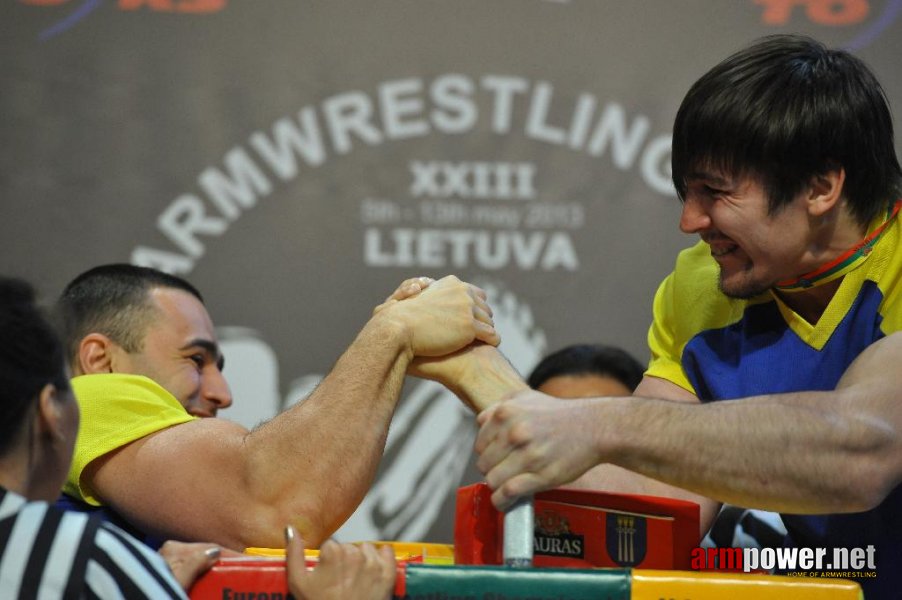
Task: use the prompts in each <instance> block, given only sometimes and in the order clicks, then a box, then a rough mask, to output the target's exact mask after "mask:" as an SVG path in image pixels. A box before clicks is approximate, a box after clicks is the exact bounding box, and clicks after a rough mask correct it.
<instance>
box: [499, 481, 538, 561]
mask: <svg viewBox="0 0 902 600" xmlns="http://www.w3.org/2000/svg"><path fill="white" fill-rule="evenodd" d="M534 535H535V509H534V507H533V504H532V496H526V497H523V498H520V499H519V500H517V502H515V503H514V505H513V506H511V507H510V508H509V509H508V510H507V512H506V513H504V547H503V556H504V564H505V565H506V566H508V567H515V568H524V567H531V566H532V552H533V536H534Z"/></svg>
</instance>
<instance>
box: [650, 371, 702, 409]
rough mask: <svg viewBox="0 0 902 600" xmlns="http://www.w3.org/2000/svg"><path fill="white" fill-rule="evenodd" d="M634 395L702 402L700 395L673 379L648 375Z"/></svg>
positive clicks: (676, 400)
mask: <svg viewBox="0 0 902 600" xmlns="http://www.w3.org/2000/svg"><path fill="white" fill-rule="evenodd" d="M633 396H639V397H642V398H659V399H661V400H672V401H674V402H694V403H699V402H701V401H700V400H699V399H698V396H696V395H695V394H693V393H692V392H690V391H689V390H687V389H685V388H683V387H680V386H678V385H677V384H675V383H673V382H672V381H668V380H666V379H662V378H660V377H653V376H651V375H646V376H645V377H643V378H642V381H640V382H639V385H638V386H637V387H636V391H634V392H633Z"/></svg>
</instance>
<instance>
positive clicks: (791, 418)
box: [596, 392, 897, 513]
mask: <svg viewBox="0 0 902 600" xmlns="http://www.w3.org/2000/svg"><path fill="white" fill-rule="evenodd" d="M835 396H836V393H835V392H829V393H828V392H805V393H799V394H783V395H776V396H762V397H757V398H748V399H744V400H736V401H723V402H717V403H711V404H707V405H691V404H682V403H675V402H666V401H660V400H651V399H644V398H629V399H625V401H624V400H615V399H609V400H605V401H602V403H601V404H600V406H599V408H600V411H599V413H598V414H597V415H596V418H597V421H596V422H598V423H600V424H603V425H601V430H602V431H604V432H607V433H606V434H603V435H604V436H606V437H607V441H606V440H604V439H601V440H600V448H602V452H603V453H605V454H606V455H608V456H609V457H610V460H609V461H608V462H611V463H614V464H617V465H619V466H622V467H624V468H626V469H629V470H631V471H635V472H638V473H641V474H643V475H646V476H648V477H651V478H653V479H656V480H659V481H662V482H665V483H668V484H671V485H674V486H677V487H680V488H684V489H687V490H690V491H693V492H696V493H699V494H701V495H704V496H708V497H711V498H715V499H717V500H720V501H724V502H731V503H734V504H739V505H743V506H751V507H756V508H764V509H770V510H778V511H787V512H799V513H824V512H847V511H848V512H851V511H856V510H864V509H866V508H870V505H873V503H874V502H875V499H878V500H879V498H880V496H881V492H880V491H879V490H875V482H877V481H883V480H885V477H884V476H882V475H881V474H878V473H876V472H875V471H877V470H880V469H882V468H883V467H884V466H885V461H884V460H882V457H884V456H885V455H886V454H887V453H888V451H889V447H890V446H891V445H893V444H894V443H897V442H896V441H894V440H893V436H892V435H889V436H888V435H887V431H886V430H885V429H884V428H883V427H881V426H880V424H879V423H876V422H873V421H869V420H868V419H866V418H858V417H856V416H854V415H852V414H850V413H849V412H848V411H845V410H841V409H840V408H839V407H836V402H835ZM831 397H832V399H833V400H834V401H833V403H832V404H831V402H830V400H831ZM830 406H833V407H834V408H832V409H831V408H828V407H830ZM611 440H613V442H611ZM693 440H698V441H699V443H693ZM702 440H704V443H701V441H702Z"/></svg>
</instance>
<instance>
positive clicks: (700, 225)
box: [680, 197, 711, 233]
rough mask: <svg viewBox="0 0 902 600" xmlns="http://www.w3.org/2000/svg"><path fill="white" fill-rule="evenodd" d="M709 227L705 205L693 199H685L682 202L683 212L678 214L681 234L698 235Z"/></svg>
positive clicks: (709, 217) (708, 216)
mask: <svg viewBox="0 0 902 600" xmlns="http://www.w3.org/2000/svg"><path fill="white" fill-rule="evenodd" d="M710 227H711V216H710V215H709V214H708V210H707V205H706V204H705V203H704V202H703V201H702V200H698V199H695V198H690V197H687V198H686V199H685V200H684V201H683V212H682V213H680V231H682V232H683V233H699V232H700V231H704V230H705V229H708V228H710Z"/></svg>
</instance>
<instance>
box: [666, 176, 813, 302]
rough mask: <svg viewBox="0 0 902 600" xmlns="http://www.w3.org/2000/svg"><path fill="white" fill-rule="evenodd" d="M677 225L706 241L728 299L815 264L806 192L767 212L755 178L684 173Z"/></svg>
mask: <svg viewBox="0 0 902 600" xmlns="http://www.w3.org/2000/svg"><path fill="white" fill-rule="evenodd" d="M680 229H681V230H682V231H683V232H684V233H697V234H699V236H700V237H701V238H702V240H703V241H704V242H705V243H707V244H708V245H709V246H710V248H711V256H712V257H714V260H715V261H717V264H718V265H719V266H720V289H721V291H722V292H723V293H724V294H726V295H727V296H730V297H733V298H751V297H753V296H756V295H758V294H761V293H763V292H765V291H767V290H768V289H769V288H771V287H773V286H774V285H775V284H776V283H777V282H778V281H782V280H785V279H790V278H793V277H796V276H798V275H800V274H802V273H805V272H807V271H808V270H810V269H812V268H813V267H814V266H816V263H814V262H812V256H811V254H810V252H809V250H810V248H811V244H812V240H811V239H810V237H811V224H810V215H809V212H808V203H807V202H806V191H803V192H802V193H800V194H799V196H798V197H796V198H795V199H794V200H793V201H792V202H790V203H789V204H787V205H785V206H783V207H781V208H780V209H779V210H778V211H776V212H774V213H772V214H770V213H769V212H768V199H767V194H766V192H765V190H764V188H763V186H762V185H761V183H760V181H759V180H758V179H757V178H754V177H749V176H745V177H728V176H724V175H721V174H717V173H703V172H702V173H695V174H692V175H691V176H689V177H687V178H686V194H685V198H684V203H683V212H682V215H681V217H680Z"/></svg>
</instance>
